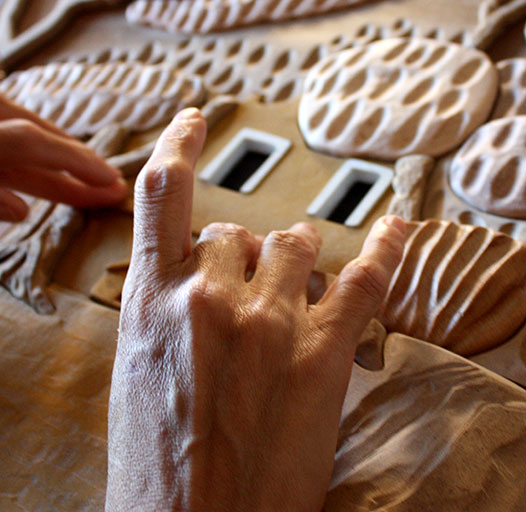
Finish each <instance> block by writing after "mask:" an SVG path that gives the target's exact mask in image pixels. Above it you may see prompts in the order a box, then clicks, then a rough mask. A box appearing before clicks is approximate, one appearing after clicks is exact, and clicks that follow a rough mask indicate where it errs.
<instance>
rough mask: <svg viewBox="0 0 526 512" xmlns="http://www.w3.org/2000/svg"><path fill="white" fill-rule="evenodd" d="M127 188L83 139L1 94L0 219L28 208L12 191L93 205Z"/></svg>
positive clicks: (19, 215)
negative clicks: (76, 137)
mask: <svg viewBox="0 0 526 512" xmlns="http://www.w3.org/2000/svg"><path fill="white" fill-rule="evenodd" d="M127 188H128V187H127V185H126V182H125V181H124V180H123V179H122V177H121V173H120V171H119V170H118V169H116V168H114V167H112V166H110V165H109V164H108V163H106V161H105V160H104V159H103V158H100V157H99V156H97V155H96V154H95V153H94V152H93V151H92V150H91V149H89V148H88V147H87V146H86V145H84V144H82V143H81V142H79V141H78V140H76V139H74V138H72V137H70V136H69V135H67V134H66V133H65V132H63V131H62V130H60V129H59V128H57V127H56V126H53V125H52V124H51V123H48V122H47V121H45V120H43V119H40V118H39V117H38V116H37V115H36V114H34V113H32V112H30V111H28V110H26V109H24V108H22V107H20V106H19V105H16V104H15V103H13V102H12V101H10V100H9V99H8V98H6V97H5V96H3V95H1V94H0V220H4V221H11V222H17V221H21V220H23V219H24V218H25V217H26V215H27V213H28V211H29V210H28V206H27V203H26V202H25V201H24V200H23V199H22V198H21V197H20V196H19V195H17V194H16V193H14V192H13V191H19V192H23V193H26V194H29V195H32V196H36V197H41V198H44V199H49V200H50V201H54V202H57V203H67V204H70V205H72V206H76V207H79V208H95V207H101V206H108V205H110V204H113V203H117V202H119V201H121V200H123V199H124V198H125V197H126V195H127Z"/></svg>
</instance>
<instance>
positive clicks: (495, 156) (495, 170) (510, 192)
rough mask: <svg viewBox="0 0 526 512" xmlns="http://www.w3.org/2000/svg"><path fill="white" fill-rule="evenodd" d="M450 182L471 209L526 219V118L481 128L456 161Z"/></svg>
mask: <svg viewBox="0 0 526 512" xmlns="http://www.w3.org/2000/svg"><path fill="white" fill-rule="evenodd" d="M481 155H483V157H482V156H481ZM449 179H450V184H451V188H452V189H453V191H454V192H455V194H457V195H458V196H459V197H460V198H461V199H462V200H463V201H465V202H466V203H468V204H470V205H471V206H474V207H475V208H478V209H479V210H482V211H484V212H487V213H493V214H495V215H500V216H502V217H508V218H514V219H526V116H516V117H508V118H504V119H497V120H495V121H491V122H490V123H487V124H485V125H484V126H482V127H481V128H479V129H478V130H477V131H476V132H475V133H474V134H473V135H472V136H471V137H470V138H469V139H468V140H467V141H466V143H465V144H464V146H462V147H461V148H460V150H459V151H458V153H457V154H456V156H455V158H454V159H453V162H452V163H451V167H450V170H449Z"/></svg>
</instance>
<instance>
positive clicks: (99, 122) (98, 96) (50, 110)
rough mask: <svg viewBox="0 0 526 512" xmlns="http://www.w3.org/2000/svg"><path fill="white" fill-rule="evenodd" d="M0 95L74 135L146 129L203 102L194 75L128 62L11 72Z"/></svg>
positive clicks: (70, 64)
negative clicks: (113, 126) (109, 128)
mask: <svg viewBox="0 0 526 512" xmlns="http://www.w3.org/2000/svg"><path fill="white" fill-rule="evenodd" d="M0 91H2V92H3V93H5V94H6V95H7V96H8V97H10V98H11V99H12V100H14V101H16V102H18V103H20V104H21V105H23V106H25V107H26V108H28V109H30V110H33V111H34V112H36V113H37V114H39V115H40V116H42V117H44V118H45V119H48V120H49V121H52V122H53V123H55V124H56V125H58V126H59V127H61V128H63V129H64V130H66V131H67V132H68V133H70V134H71V135H74V136H77V137H82V136H85V135H93V134H94V133H96V132H97V131H98V130H99V129H101V128H102V127H104V126H105V125H107V124H110V123H119V124H121V125H122V126H123V127H125V128H127V129H129V130H132V131H142V130H146V129H148V128H152V127H154V126H157V125H159V124H162V123H167V122H168V121H169V120H170V119H171V118H172V117H173V116H174V114H175V113H176V112H177V111H178V110H179V109H181V108H183V107H185V106H189V105H195V106H198V105H201V104H202V103H203V101H204V88H203V84H202V82H201V80H200V79H199V78H198V77H192V78H185V77H183V76H182V75H180V74H178V73H177V72H176V70H174V69H173V68H171V67H170V66H166V65H161V64H160V65H147V64H142V63H132V62H108V63H104V64H86V63H76V62H63V63H51V64H48V65H47V66H42V67H34V68H30V69H29V70H27V71H20V72H16V73H12V74H11V75H9V76H8V77H7V78H6V79H5V80H3V81H2V82H0Z"/></svg>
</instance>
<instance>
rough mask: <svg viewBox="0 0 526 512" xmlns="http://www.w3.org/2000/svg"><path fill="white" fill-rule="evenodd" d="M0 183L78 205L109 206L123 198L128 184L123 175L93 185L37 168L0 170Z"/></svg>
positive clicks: (46, 197)
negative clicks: (113, 179) (114, 179)
mask: <svg viewBox="0 0 526 512" xmlns="http://www.w3.org/2000/svg"><path fill="white" fill-rule="evenodd" d="M0 186H4V187H7V188H10V189H14V190H18V191H20V192H24V193H26V194H30V195H32V196H35V197H41V198H43V199H48V200H49V201H53V202H55V203H66V204H70V205H71V206H75V207H77V208H98V207H103V206H109V205H111V204H114V203H118V202H119V201H122V200H123V199H125V198H126V196H127V194H128V186H127V184H126V182H125V181H124V180H123V179H122V178H120V179H118V180H116V181H114V182H113V183H111V184H110V185H108V186H103V187H94V186H91V185H88V184H86V183H84V182H82V181H79V180H77V179H75V178H73V177H72V176H69V175H68V174H65V173H60V172H55V171H52V170H49V169H39V168H27V169H25V168H17V169H7V170H4V172H2V173H0ZM15 197H16V196H15Z"/></svg>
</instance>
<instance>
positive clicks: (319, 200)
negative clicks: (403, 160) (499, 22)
mask: <svg viewBox="0 0 526 512" xmlns="http://www.w3.org/2000/svg"><path fill="white" fill-rule="evenodd" d="M393 176H394V173H393V170H392V169H390V168H389V167H385V166H383V165H378V164H373V163H370V162H366V161H364V160H358V159H356V158H351V159H349V160H347V161H346V162H345V163H344V164H343V165H342V166H341V167H340V168H339V169H338V171H337V172H336V173H335V174H334V176H333V177H332V178H331V179H330V180H329V182H328V183H327V185H325V187H324V188H323V190H322V191H321V192H320V194H319V195H318V196H317V197H316V199H314V201H313V202H312V203H311V204H310V206H309V208H308V209H307V214H308V215H313V216H315V217H319V218H322V219H325V220H327V217H329V215H330V214H331V212H332V211H333V210H334V208H335V207H336V205H337V204H338V203H339V202H340V201H341V200H342V199H343V198H344V197H345V194H346V193H347V191H348V190H349V188H350V187H352V185H353V184H354V183H356V182H357V181H361V182H364V183H368V184H370V185H372V187H371V189H370V190H369V191H368V192H367V194H365V196H364V197H363V199H362V200H361V201H360V202H359V203H358V205H357V206H356V208H355V209H354V210H353V211H352V213H351V215H349V217H347V219H346V220H345V222H344V225H345V226H349V227H358V226H360V225H361V224H362V222H363V221H364V220H365V218H366V217H367V215H369V213H370V212H371V210H372V209H373V208H374V207H375V205H376V204H377V203H378V201H379V200H380V199H381V198H382V196H383V195H384V194H385V192H386V191H387V189H388V188H389V186H390V185H391V182H392V180H393Z"/></svg>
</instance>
